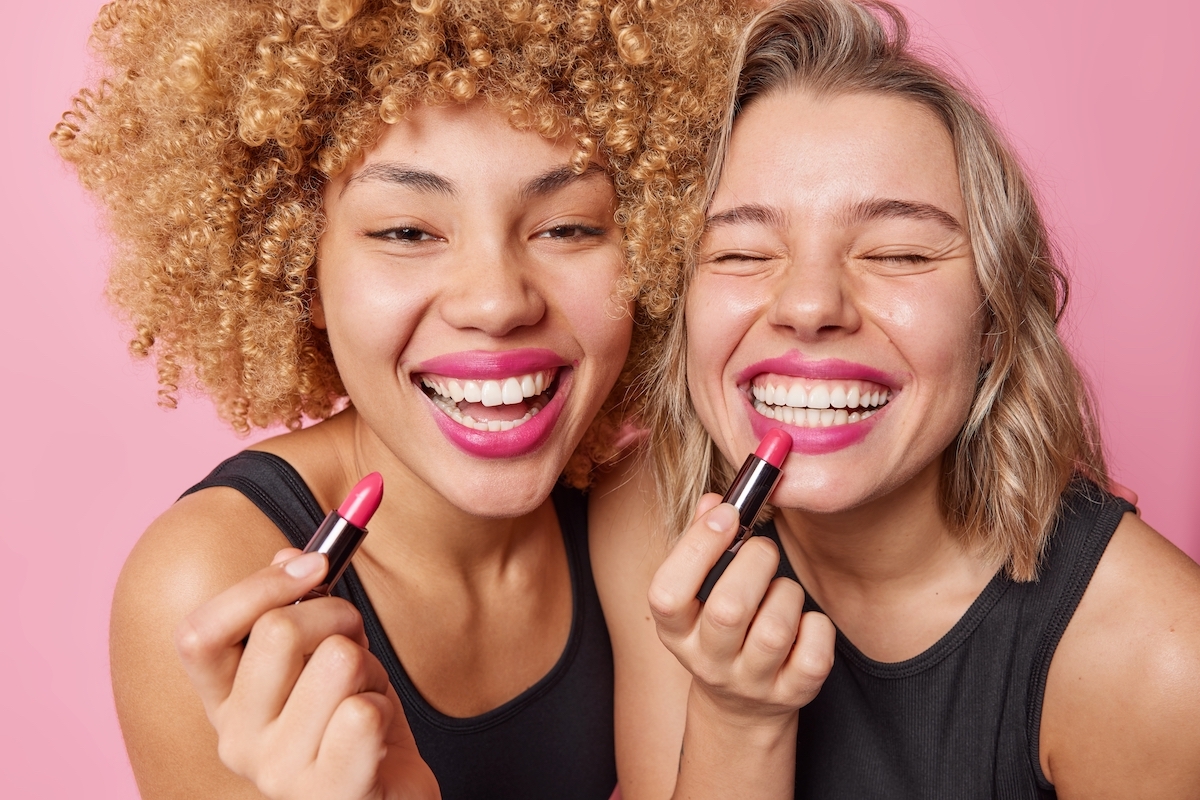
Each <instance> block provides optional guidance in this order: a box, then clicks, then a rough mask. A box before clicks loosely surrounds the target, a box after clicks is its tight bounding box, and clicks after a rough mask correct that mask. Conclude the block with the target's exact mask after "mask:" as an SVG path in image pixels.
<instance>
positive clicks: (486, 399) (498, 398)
mask: <svg viewBox="0 0 1200 800" xmlns="http://www.w3.org/2000/svg"><path fill="white" fill-rule="evenodd" d="M479 402H481V403H483V404H484V405H485V406H489V407H491V406H499V405H503V404H504V393H503V392H502V391H501V390H500V381H484V382H483V388H482V389H481V390H480V399H479Z"/></svg>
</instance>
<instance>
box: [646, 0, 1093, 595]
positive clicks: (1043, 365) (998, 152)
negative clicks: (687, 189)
mask: <svg viewBox="0 0 1200 800" xmlns="http://www.w3.org/2000/svg"><path fill="white" fill-rule="evenodd" d="M732 69H733V71H734V75H733V78H732V79H731V82H732V83H734V84H735V85H736V90H735V91H734V92H733V93H732V94H731V97H730V100H729V101H728V107H727V113H726V117H725V121H724V123H723V126H722V130H721V133H720V134H719V135H718V136H717V137H716V138H715V140H714V143H713V146H712V150H711V154H710V163H711V169H710V175H709V196H710V197H711V193H712V192H713V191H714V190H715V188H716V184H717V181H718V179H719V177H720V169H721V164H722V163H723V161H724V158H725V152H726V150H727V147H728V143H729V138H730V135H731V133H732V129H733V125H734V123H735V121H736V119H737V115H738V114H739V113H740V112H741V111H744V110H745V109H746V108H747V106H749V105H750V104H751V103H753V102H754V101H755V100H756V99H758V98H761V97H764V96H767V95H770V94H773V93H776V92H781V91H787V90H789V89H796V88H800V89H804V90H807V91H812V92H816V93H818V94H825V95H828V94H839V93H853V92H866V93H875V94H882V95H888V96H893V97H902V98H906V99H908V100H911V101H913V102H916V103H920V104H921V105H923V106H925V107H926V108H928V109H929V110H931V111H932V112H933V113H934V114H936V115H937V118H938V119H940V120H941V121H942V123H943V124H944V125H945V126H946V130H947V131H948V132H949V134H950V136H951V138H952V140H953V142H954V150H955V154H956V158H957V162H958V164H957V166H958V173H959V182H960V186H961V189H962V195H963V200H964V203H965V206H966V209H967V220H966V222H967V228H968V230H969V232H970V236H971V247H972V250H973V254H974V259H975V273H976V277H977V279H978V282H979V286H980V288H981V290H982V294H983V302H984V307H985V311H986V313H987V319H988V328H987V331H986V333H987V336H988V340H989V345H988V348H989V351H990V353H991V354H992V358H991V361H990V362H989V363H988V364H987V365H986V367H985V368H984V369H983V370H982V371H981V372H980V375H979V379H978V384H977V387H976V391H975V399H974V402H973V403H972V406H971V409H970V411H969V413H968V416H967V420H966V423H965V425H964V426H963V428H962V430H961V431H960V432H959V434H958V438H957V440H956V441H955V443H954V444H953V445H951V447H950V448H949V450H948V451H947V452H946V454H945V458H944V471H943V474H942V476H941V481H940V484H939V493H940V497H939V504H940V506H941V510H942V513H943V515H944V517H945V518H946V520H947V521H948V522H949V523H950V525H951V527H952V528H953V529H954V530H956V531H957V532H959V534H960V535H961V536H962V537H963V539H964V540H965V541H966V542H968V543H969V544H970V545H973V546H974V547H976V548H977V550H978V551H979V552H980V553H981V554H982V555H983V557H984V558H986V559H988V560H989V561H991V562H993V563H995V564H997V565H1003V566H1004V568H1005V569H1006V571H1007V573H1008V575H1009V576H1010V577H1011V578H1013V579H1014V580H1017V581H1030V580H1034V579H1035V578H1036V577H1037V570H1038V564H1039V562H1040V560H1041V556H1042V553H1043V551H1044V550H1045V547H1046V544H1047V542H1048V540H1049V537H1050V534H1051V532H1052V531H1053V526H1054V523H1055V521H1056V519H1057V517H1058V515H1059V513H1060V508H1061V497H1062V494H1063V492H1064V491H1065V490H1066V488H1067V486H1068V484H1069V483H1070V482H1071V481H1072V479H1073V478H1074V477H1075V476H1077V475H1081V476H1083V477H1085V478H1088V479H1090V480H1092V481H1094V482H1095V483H1097V484H1099V485H1100V486H1107V484H1108V477H1107V475H1108V473H1107V469H1106V466H1105V461H1104V453H1103V448H1102V446H1101V442H1100V432H1099V425H1098V424H1097V423H1096V417H1095V413H1094V411H1093V404H1092V400H1091V398H1090V395H1089V392H1088V388H1087V385H1086V382H1085V380H1084V378H1083V376H1082V375H1081V373H1080V371H1079V369H1078V368H1077V367H1076V365H1075V363H1074V361H1073V360H1072V358H1071V355H1070V353H1069V352H1068V351H1067V349H1066V347H1065V346H1064V344H1063V342H1062V340H1061V339H1060V338H1059V335H1058V331H1057V326H1058V323H1059V320H1060V319H1061V318H1062V314H1063V311H1064V309H1065V308H1066V302H1067V295H1068V284H1067V279H1066V276H1065V275H1064V273H1063V271H1062V269H1061V268H1060V267H1059V257H1058V254H1057V252H1056V250H1055V247H1054V243H1053V240H1052V238H1051V236H1050V234H1049V232H1048V230H1047V228H1046V225H1045V222H1044V221H1043V219H1042V216H1041V213H1040V212H1039V210H1038V206H1037V200H1036V198H1035V196H1034V193H1033V190H1032V189H1031V187H1030V183H1029V180H1028V178H1027V177H1026V176H1025V172H1024V170H1023V168H1022V166H1021V164H1020V162H1019V160H1018V159H1017V158H1016V156H1015V155H1014V154H1013V152H1012V150H1011V148H1010V147H1009V146H1008V145H1007V144H1006V143H1005V141H1004V137H1003V135H1002V134H1001V133H1000V132H999V130H998V129H997V128H996V126H995V125H994V124H993V123H992V122H991V120H990V119H988V116H987V114H986V113H985V112H984V111H982V110H981V109H982V104H980V103H978V102H977V101H975V100H974V99H973V98H972V95H971V93H970V91H969V90H968V89H967V88H966V87H964V86H963V85H962V84H961V83H959V82H958V81H957V80H955V79H954V78H953V77H951V76H950V75H948V74H947V73H946V72H945V71H943V70H941V69H939V68H938V67H936V66H934V65H933V64H931V63H929V62H928V61H927V60H924V59H922V58H921V57H920V56H919V55H918V54H917V53H916V52H915V51H914V49H913V47H912V46H911V45H910V43H909V37H908V26H907V24H906V22H905V19H904V15H903V14H902V13H901V12H900V11H899V10H898V9H897V8H896V7H895V6H892V5H890V4H889V3H886V2H877V1H871V0H861V1H860V2H854V1H852V0H788V1H787V2H783V3H780V4H778V5H775V6H773V7H771V8H769V9H767V10H766V11H763V12H761V13H760V14H759V15H758V16H757V17H756V18H755V19H754V20H753V21H751V22H750V24H749V26H748V28H747V30H746V32H745V35H744V39H743V41H742V42H741V44H740V45H739V51H738V53H737V54H736V55H735V57H734V62H733V67H732ZM686 347H687V343H686V329H685V326H684V321H683V314H682V311H681V312H680V313H679V314H677V315H676V319H675V320H674V322H673V325H672V327H671V330H670V332H669V333H668V335H667V336H666V337H665V340H664V344H663V347H662V349H661V358H660V362H659V365H658V367H657V370H658V377H657V379H656V380H655V382H654V385H655V387H656V397H655V398H654V400H652V402H651V404H650V412H649V419H650V421H651V425H650V428H651V436H652V437H654V439H655V440H656V441H655V442H654V450H655V452H656V456H657V458H656V470H657V473H658V478H659V487H660V493H661V494H660V498H661V500H662V502H663V504H664V506H665V508H666V512H665V513H666V516H667V517H668V518H669V519H670V521H671V524H672V527H673V529H674V530H683V526H684V525H686V524H687V521H688V519H689V518H690V516H691V513H692V509H694V508H695V504H696V502H697V500H698V499H699V496H700V495H701V494H702V493H703V492H705V491H720V489H719V488H718V487H723V486H725V485H727V484H728V482H729V481H730V479H731V478H732V477H733V470H734V467H733V465H731V464H729V463H728V462H727V461H726V460H725V458H724V457H723V456H722V455H721V453H720V452H719V451H718V450H717V449H716V447H715V445H714V443H713V441H712V439H711V438H710V437H709V436H708V434H707V432H706V431H705V430H704V428H703V426H702V425H701V424H700V422H699V420H698V419H697V417H696V414H695V411H694V409H693V408H692V406H691V402H690V400H689V399H688V397H687V389H686V385H687V384H686V382H687V377H686V374H685V369H684V363H685V362H684V357H683V354H684V352H685V351H686Z"/></svg>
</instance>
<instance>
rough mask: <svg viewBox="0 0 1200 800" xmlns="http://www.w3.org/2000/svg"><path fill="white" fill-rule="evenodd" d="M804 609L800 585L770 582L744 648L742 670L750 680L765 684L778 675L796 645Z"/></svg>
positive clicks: (786, 582)
mask: <svg viewBox="0 0 1200 800" xmlns="http://www.w3.org/2000/svg"><path fill="white" fill-rule="evenodd" d="M803 609H804V590H803V589H801V588H800V584H798V583H796V582H795V581H792V580H788V579H787V578H776V579H774V580H772V581H771V584H770V586H769V587H768V588H767V591H766V596H765V597H764V598H763V601H762V604H761V605H760V606H759V607H758V612H757V613H756V614H755V615H754V621H753V622H752V623H751V624H750V629H749V630H748V631H747V633H746V639H745V643H744V644H743V646H742V659H741V660H742V668H743V670H744V671H745V672H746V673H747V674H748V675H749V676H752V677H753V678H754V679H757V680H765V679H768V678H771V677H772V676H774V675H775V673H777V672H779V670H780V668H781V667H782V666H783V663H784V661H786V660H787V658H788V656H789V655H791V654H792V647H793V645H795V644H796V641H797V638H798V635H799V632H800V625H801V612H802V611H803Z"/></svg>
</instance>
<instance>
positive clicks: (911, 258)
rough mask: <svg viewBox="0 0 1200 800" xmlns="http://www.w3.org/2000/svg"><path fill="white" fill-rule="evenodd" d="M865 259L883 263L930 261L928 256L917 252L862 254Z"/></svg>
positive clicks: (920, 262)
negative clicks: (881, 254)
mask: <svg viewBox="0 0 1200 800" xmlns="http://www.w3.org/2000/svg"><path fill="white" fill-rule="evenodd" d="M863 258H865V259H866V260H867V261H879V262H882V263H884V264H925V263H928V262H929V261H932V260H933V259H931V258H930V257H929V256H923V255H918V254H917V253H898V254H896V255H886V256H864V257H863Z"/></svg>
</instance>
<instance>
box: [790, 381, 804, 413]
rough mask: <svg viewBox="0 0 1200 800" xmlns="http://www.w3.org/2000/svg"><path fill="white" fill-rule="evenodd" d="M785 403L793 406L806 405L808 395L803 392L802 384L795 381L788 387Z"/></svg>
mask: <svg viewBox="0 0 1200 800" xmlns="http://www.w3.org/2000/svg"><path fill="white" fill-rule="evenodd" d="M787 404H788V405H789V406H791V407H793V408H804V407H805V406H806V405H808V396H807V395H806V394H805V393H804V387H803V386H801V385H800V384H798V383H797V384H796V385H794V386H793V387H792V388H791V389H788V393H787Z"/></svg>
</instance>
